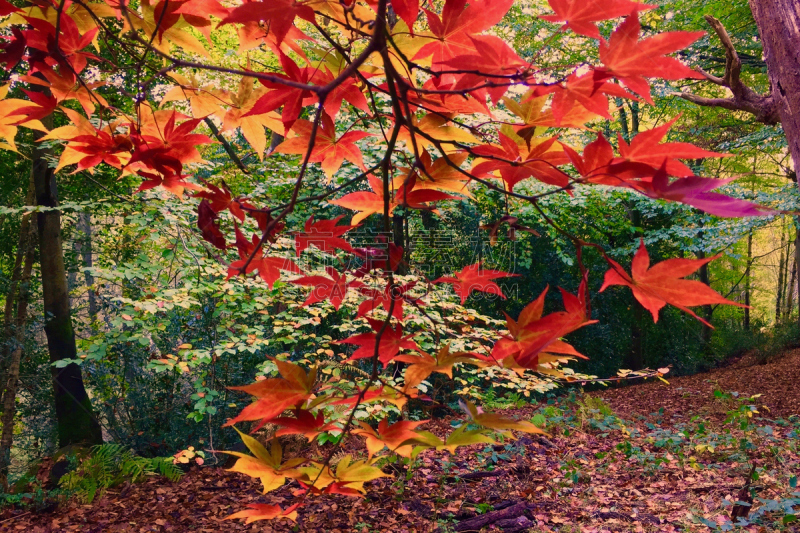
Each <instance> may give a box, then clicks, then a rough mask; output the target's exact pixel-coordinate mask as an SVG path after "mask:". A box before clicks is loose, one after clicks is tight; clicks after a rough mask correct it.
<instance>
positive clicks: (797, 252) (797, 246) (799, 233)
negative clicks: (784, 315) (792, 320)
mask: <svg viewBox="0 0 800 533" xmlns="http://www.w3.org/2000/svg"><path fill="white" fill-rule="evenodd" d="M794 225H795V228H796V230H795V237H794V263H795V264H796V265H797V268H798V269H800V218H795V219H794ZM797 274H798V275H797V303H798V312H797V320H798V324H799V325H800V272H798V273H797ZM792 290H794V287H792ZM791 313H792V310H791V309H789V315H791Z"/></svg>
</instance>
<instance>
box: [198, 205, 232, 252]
mask: <svg viewBox="0 0 800 533" xmlns="http://www.w3.org/2000/svg"><path fill="white" fill-rule="evenodd" d="M197 227H198V228H199V229H200V232H201V233H202V235H203V238H204V239H205V240H207V241H208V242H210V243H211V244H213V245H214V246H215V247H217V248H219V249H220V250H225V249H226V248H227V247H228V244H227V243H226V242H225V235H223V234H222V231H220V229H219V215H217V212H216V211H214V209H213V208H212V207H211V204H210V203H209V201H208V200H202V201H201V202H200V205H198V206H197Z"/></svg>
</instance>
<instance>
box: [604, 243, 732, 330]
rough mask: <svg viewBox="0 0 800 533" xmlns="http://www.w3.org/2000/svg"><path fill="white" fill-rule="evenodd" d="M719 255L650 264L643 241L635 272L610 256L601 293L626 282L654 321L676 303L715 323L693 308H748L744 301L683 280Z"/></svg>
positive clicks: (633, 266) (697, 282) (682, 308)
mask: <svg viewBox="0 0 800 533" xmlns="http://www.w3.org/2000/svg"><path fill="white" fill-rule="evenodd" d="M718 257H719V255H715V256H714V257H707V258H704V259H680V258H678V259H667V260H666V261H662V262H660V263H657V264H655V265H653V266H652V267H651V266H650V255H649V254H648V253H647V249H646V248H645V246H644V239H642V240H641V241H640V244H639V250H638V251H637V252H636V255H635V256H634V257H633V263H632V264H631V274H630V275H628V273H627V272H625V269H623V268H622V266H620V264H619V263H617V262H616V261H614V260H613V259H611V258H609V257H606V261H608V263H609V264H610V265H611V269H609V270H608V271H607V272H606V275H605V279H604V280H603V286H602V287H601V288H600V292H603V291H604V290H606V288H608V287H611V286H613V285H625V286H626V287H630V288H631V289H632V290H633V296H634V297H635V298H636V299H637V300H638V301H639V303H640V304H642V306H643V307H644V308H645V309H647V310H648V311H650V313H651V314H652V315H653V322H658V312H659V311H660V310H661V308H662V307H664V306H665V305H667V304H670V305H673V306H675V307H677V308H678V309H680V310H682V311H685V312H687V313H689V314H690V315H692V316H693V317H695V318H696V319H697V320H699V321H700V322H702V323H703V324H706V325H707V326H709V327H710V326H711V324H709V323H708V322H706V321H705V320H703V319H702V318H700V317H699V316H697V315H696V314H694V312H692V311H691V310H690V309H688V308H689V307H694V306H698V305H712V304H725V305H737V306H739V307H747V306H745V305H743V304H740V303H737V302H732V301H730V300H726V299H725V297H723V296H722V295H721V294H719V293H718V292H716V291H715V290H713V289H712V288H711V287H709V286H708V285H706V284H704V283H701V282H699V281H695V280H689V279H682V278H684V277H686V276H688V275H689V274H692V273H693V272H695V271H696V270H697V269H698V268H700V267H701V266H703V265H705V264H707V263H710V262H711V261H713V260H714V259H717V258H718Z"/></svg>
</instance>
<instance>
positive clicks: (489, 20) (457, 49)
mask: <svg viewBox="0 0 800 533" xmlns="http://www.w3.org/2000/svg"><path fill="white" fill-rule="evenodd" d="M513 3H514V0H473V1H471V2H470V3H469V5H468V6H467V0H447V1H446V2H445V4H444V9H442V15H441V17H440V16H439V15H438V14H436V13H435V12H433V11H431V10H429V9H425V15H426V16H427V18H428V26H429V27H430V30H431V33H432V34H433V36H434V39H435V40H434V41H433V42H430V43H428V44H426V45H425V46H423V47H422V48H420V50H419V52H417V54H416V55H415V56H414V58H413V59H421V58H424V57H429V56H431V55H432V56H433V64H434V65H435V66H436V65H440V66H439V68H440V69H441V66H443V65H442V63H444V62H445V61H448V60H450V59H453V58H454V57H456V56H459V55H465V54H470V53H472V52H474V51H475V47H474V45H473V43H472V41H471V40H470V35H474V34H478V33H480V32H482V31H484V30H487V29H489V28H491V27H492V26H494V25H495V24H497V23H498V22H500V20H501V19H502V18H503V16H505V14H506V13H507V12H508V10H509V9H510V8H511V5H512V4H513Z"/></svg>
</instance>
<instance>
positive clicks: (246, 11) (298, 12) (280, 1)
mask: <svg viewBox="0 0 800 533" xmlns="http://www.w3.org/2000/svg"><path fill="white" fill-rule="evenodd" d="M297 17H300V18H301V19H303V20H306V21H308V22H310V23H312V24H313V23H314V22H315V18H314V10H313V9H312V8H311V7H310V6H308V5H305V3H304V2H299V1H297V0H266V1H264V2H246V3H244V4H242V5H240V6H239V7H236V8H234V9H233V11H231V13H230V15H228V16H227V17H226V18H225V19H223V21H222V22H221V23H220V25H223V24H231V23H234V22H241V23H246V22H259V21H263V22H266V26H267V27H268V28H269V33H270V34H271V35H274V36H275V38H276V40H277V42H278V44H280V43H281V42H282V41H283V39H284V38H285V37H286V34H287V33H289V30H291V29H292V26H294V19H296V18H297Z"/></svg>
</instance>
